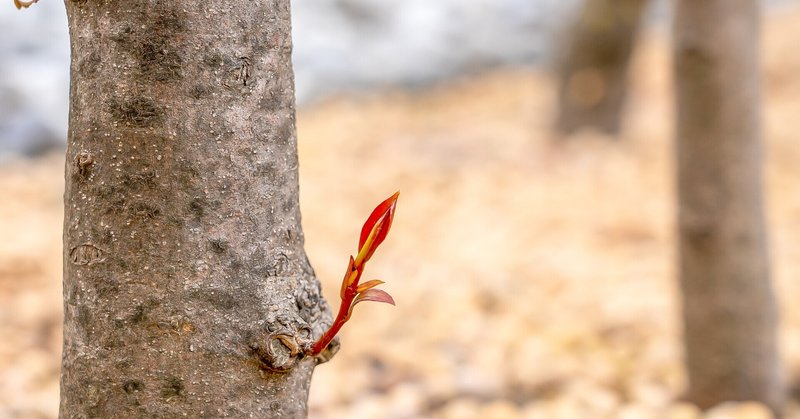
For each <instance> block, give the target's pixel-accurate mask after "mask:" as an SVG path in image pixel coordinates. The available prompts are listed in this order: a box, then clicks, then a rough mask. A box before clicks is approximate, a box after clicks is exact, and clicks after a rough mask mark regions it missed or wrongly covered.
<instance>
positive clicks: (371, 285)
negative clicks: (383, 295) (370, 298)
mask: <svg viewBox="0 0 800 419" xmlns="http://www.w3.org/2000/svg"><path fill="white" fill-rule="evenodd" d="M384 283H385V282H383V281H381V280H380V279H373V280H371V281H367V282H365V283H363V284H359V285H358V288H357V289H356V292H359V293H360V292H364V291H366V290H368V289H370V288H374V287H377V286H378V285H380V284H384Z"/></svg>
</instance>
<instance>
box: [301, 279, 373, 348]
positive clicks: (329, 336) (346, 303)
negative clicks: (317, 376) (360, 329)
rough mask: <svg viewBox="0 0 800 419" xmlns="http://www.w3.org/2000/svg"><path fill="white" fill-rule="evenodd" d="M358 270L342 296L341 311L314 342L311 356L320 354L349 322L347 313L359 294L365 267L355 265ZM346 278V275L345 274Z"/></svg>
mask: <svg viewBox="0 0 800 419" xmlns="http://www.w3.org/2000/svg"><path fill="white" fill-rule="evenodd" d="M355 269H356V270H358V275H357V276H356V279H355V281H353V283H352V284H350V285H349V286H348V287H347V288H345V290H344V297H342V303H341V305H339V312H338V313H337V314H336V319H335V320H334V321H333V324H332V325H331V327H330V328H329V329H328V330H327V331H326V332H325V333H323V334H322V336H321V337H320V338H319V340H317V341H316V342H315V343H314V346H312V347H311V356H316V355H319V354H320V353H321V352H322V351H324V350H325V348H327V347H328V345H329V344H330V343H331V341H332V340H333V338H335V337H336V334H337V333H339V329H341V328H342V326H344V324H345V323H347V320H349V319H348V317H347V313H349V312H350V306H351V305H352V304H353V300H354V299H355V298H356V295H358V291H357V289H358V281H359V280H360V279H361V272H362V271H363V269H364V267H363V265H362V266H358V267H355ZM345 278H346V276H345Z"/></svg>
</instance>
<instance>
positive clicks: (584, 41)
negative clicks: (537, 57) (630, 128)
mask: <svg viewBox="0 0 800 419" xmlns="http://www.w3.org/2000/svg"><path fill="white" fill-rule="evenodd" d="M646 6H647V0H586V1H585V3H584V4H583V6H582V7H581V10H580V13H579V15H578V16H577V18H576V19H575V20H574V22H573V23H572V24H571V25H570V26H569V28H568V31H567V36H566V38H565V39H566V40H565V42H564V43H563V44H562V45H561V51H562V53H561V56H560V57H559V59H558V64H557V75H558V116H557V120H556V128H557V129H558V130H559V131H561V132H562V133H565V134H570V133H572V132H573V131H576V130H578V129H580V128H582V127H594V128H597V129H600V130H602V131H604V132H607V133H610V134H617V133H618V132H619V128H620V119H621V117H622V108H623V105H624V101H625V91H626V76H627V73H628V63H629V61H630V57H631V53H632V51H633V46H634V44H635V41H636V34H637V33H638V31H639V26H640V22H641V21H642V16H643V14H644V11H645V9H646Z"/></svg>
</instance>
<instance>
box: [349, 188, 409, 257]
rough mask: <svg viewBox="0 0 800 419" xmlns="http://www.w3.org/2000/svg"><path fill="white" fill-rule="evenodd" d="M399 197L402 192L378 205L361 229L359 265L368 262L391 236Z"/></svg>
mask: <svg viewBox="0 0 800 419" xmlns="http://www.w3.org/2000/svg"><path fill="white" fill-rule="evenodd" d="M399 195H400V192H395V194H394V195H392V196H390V197H389V198H387V199H386V200H385V201H383V202H381V203H380V204H378V206H377V207H375V209H374V210H372V214H370V215H369V218H367V222H365V223H364V226H363V227H362V228H361V237H359V240H358V256H357V257H356V263H357V264H359V265H360V264H362V263H364V262H366V261H368V260H369V258H370V257H372V254H373V253H375V249H377V248H378V246H379V245H380V244H381V243H383V241H384V240H385V239H386V235H387V234H389V228H391V226H392V220H393V219H394V211H395V206H396V205H397V197H398V196H399Z"/></svg>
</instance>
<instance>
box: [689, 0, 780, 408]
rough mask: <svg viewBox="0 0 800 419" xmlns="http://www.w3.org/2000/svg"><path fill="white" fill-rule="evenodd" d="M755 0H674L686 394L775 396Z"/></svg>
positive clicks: (700, 399) (710, 399)
mask: <svg viewBox="0 0 800 419" xmlns="http://www.w3.org/2000/svg"><path fill="white" fill-rule="evenodd" d="M758 4H759V2H758V1H757V0H703V1H697V0H679V1H678V2H677V10H676V14H675V27H674V38H675V39H674V42H675V50H674V62H675V73H676V87H677V107H678V121H677V130H676V135H677V138H676V140H677V159H678V193H679V202H680V204H679V205H680V207H679V228H680V278H681V285H682V289H683V310H684V311H683V315H684V316H683V320H684V327H685V338H686V361H687V369H688V374H689V392H688V398H689V399H690V400H691V401H693V402H695V403H697V404H699V405H700V406H702V407H709V406H712V405H714V404H716V403H719V402H722V401H725V400H757V401H761V402H763V403H766V404H767V405H768V406H770V407H771V408H772V409H774V410H775V411H776V412H777V411H778V410H779V409H780V406H781V401H782V384H781V377H780V373H779V371H780V369H779V357H778V354H777V350H776V336H775V335H776V327H777V315H776V308H775V301H774V296H773V290H772V287H771V285H770V278H769V266H768V254H767V239H766V231H765V222H764V215H763V204H762V173H761V172H762V150H761V139H760V136H761V135H760V86H759V85H760V72H759V41H758V40H759V5H758Z"/></svg>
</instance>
